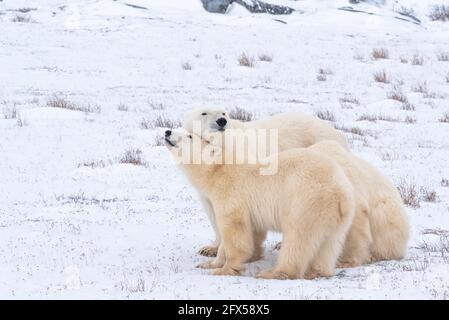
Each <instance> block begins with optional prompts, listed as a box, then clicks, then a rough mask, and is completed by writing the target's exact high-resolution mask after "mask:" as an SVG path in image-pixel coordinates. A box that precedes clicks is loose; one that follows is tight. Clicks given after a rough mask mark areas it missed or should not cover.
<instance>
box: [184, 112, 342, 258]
mask: <svg viewBox="0 0 449 320" xmlns="http://www.w3.org/2000/svg"><path fill="white" fill-rule="evenodd" d="M195 124H199V125H200V126H199V128H200V131H201V132H198V133H197V132H195V133H196V134H198V135H200V136H201V137H202V138H206V137H210V134H213V133H214V132H220V131H224V130H226V129H277V130H278V152H282V151H285V150H289V149H293V148H304V147H308V146H311V145H313V144H315V143H317V142H319V141H322V140H333V141H336V142H337V143H338V144H340V145H341V146H342V147H343V148H345V149H347V150H349V147H348V143H347V141H346V138H345V136H344V135H343V134H342V133H341V132H340V131H338V130H336V129H334V128H333V127H331V126H330V125H329V124H327V123H326V122H325V121H323V120H321V119H318V118H316V117H312V116H309V115H306V114H303V113H300V112H291V113H282V114H278V115H274V116H271V117H266V118H264V119H261V120H255V121H249V122H242V121H239V120H233V119H230V117H229V114H228V113H227V112H226V110H223V109H219V108H197V109H194V110H192V111H190V112H188V113H187V114H186V115H185V118H184V122H183V128H184V129H185V130H187V131H188V132H191V133H194V129H195V130H196V128H197V127H195ZM197 190H198V193H199V197H200V200H201V203H202V205H203V208H204V211H206V213H207V215H208V217H209V220H210V222H211V224H212V227H213V228H214V231H215V241H214V243H212V244H211V245H208V246H204V247H202V248H201V249H200V251H199V253H200V254H202V255H204V256H208V257H213V256H216V255H217V251H218V247H219V245H220V241H221V240H220V233H219V232H218V230H217V225H216V221H215V213H214V210H213V208H212V205H211V203H210V201H209V199H208V198H207V197H206V196H205V194H204V192H203V191H202V190H199V189H197Z"/></svg>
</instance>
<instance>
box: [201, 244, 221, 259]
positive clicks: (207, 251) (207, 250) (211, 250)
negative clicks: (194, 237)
mask: <svg viewBox="0 0 449 320" xmlns="http://www.w3.org/2000/svg"><path fill="white" fill-rule="evenodd" d="M217 252H218V247H216V246H205V247H202V248H201V249H200V250H199V251H198V253H199V254H200V255H202V256H205V257H216V256H217Z"/></svg>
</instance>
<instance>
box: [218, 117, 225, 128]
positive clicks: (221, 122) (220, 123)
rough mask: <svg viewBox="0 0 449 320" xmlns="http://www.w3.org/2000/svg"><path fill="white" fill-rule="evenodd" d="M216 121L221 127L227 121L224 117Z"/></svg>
mask: <svg viewBox="0 0 449 320" xmlns="http://www.w3.org/2000/svg"><path fill="white" fill-rule="evenodd" d="M216 122H217V124H218V125H219V126H220V127H222V128H223V127H224V126H225V125H226V123H228V121H227V120H226V119H225V118H220V119H218V120H217V121H216Z"/></svg>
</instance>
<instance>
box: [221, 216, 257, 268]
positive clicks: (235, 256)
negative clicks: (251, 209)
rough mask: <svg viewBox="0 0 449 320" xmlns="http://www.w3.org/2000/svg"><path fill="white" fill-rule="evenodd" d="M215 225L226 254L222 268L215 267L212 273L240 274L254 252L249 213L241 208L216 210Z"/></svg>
mask: <svg viewBox="0 0 449 320" xmlns="http://www.w3.org/2000/svg"><path fill="white" fill-rule="evenodd" d="M216 218H217V225H218V227H219V229H220V234H221V236H222V245H223V249H224V252H225V255H226V259H225V263H224V265H223V267H222V268H219V269H216V270H214V271H213V273H212V274H214V275H229V276H235V275H240V274H241V272H242V271H244V269H245V267H244V263H245V262H247V261H249V260H250V259H251V257H252V256H253V253H254V240H255V239H254V237H253V230H252V226H251V221H250V219H249V214H248V213H246V212H244V211H243V210H234V211H230V212H224V213H221V212H217V215H216Z"/></svg>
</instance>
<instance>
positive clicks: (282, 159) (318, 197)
mask: <svg viewBox="0 0 449 320" xmlns="http://www.w3.org/2000/svg"><path fill="white" fill-rule="evenodd" d="M165 141H166V145H167V147H168V149H169V150H170V152H171V154H172V155H173V157H174V158H175V159H176V160H177V161H178V162H180V163H179V164H180V166H181V168H182V170H183V171H184V173H185V174H186V175H187V177H188V179H189V180H190V182H191V183H192V185H194V186H195V187H196V188H197V189H200V190H202V191H203V193H204V195H205V196H206V197H207V198H208V199H209V201H210V203H211V206H212V207H213V208H214V211H215V218H216V224H217V227H218V230H219V232H220V234H221V237H222V241H221V243H220V246H219V249H218V254H217V257H216V258H215V259H214V260H213V261H212V262H210V263H206V264H203V265H201V267H203V268H213V269H215V270H214V271H213V274H215V275H239V274H240V273H241V272H242V271H243V270H244V263H245V262H247V261H251V260H252V259H254V253H255V252H257V251H258V248H260V247H261V242H262V241H263V240H264V235H265V234H266V232H267V231H268V230H274V231H279V232H282V234H283V244H282V248H281V250H280V253H279V258H278V261H277V264H276V266H275V267H274V268H273V269H270V270H265V271H262V272H260V273H259V274H258V275H257V277H259V278H265V279H298V278H313V277H317V276H326V277H330V276H332V275H333V274H334V272H335V266H336V263H337V259H338V257H339V256H340V254H341V252H342V249H343V243H344V241H345V238H346V235H347V232H348V230H349V228H350V226H351V224H352V220H353V217H354V213H355V200H354V189H353V187H352V184H351V182H350V181H349V180H348V178H347V177H346V175H345V173H344V172H343V170H342V169H341V168H340V166H339V165H338V164H337V163H336V162H335V161H334V160H332V158H330V157H327V156H325V155H323V154H322V153H319V152H315V151H313V150H309V149H306V148H299V149H290V150H287V151H283V152H280V153H278V154H275V155H273V156H274V157H277V163H278V166H279V168H278V172H277V174H275V175H260V174H259V169H260V164H257V163H256V164H240V165H238V164H234V165H233V164H220V163H221V162H220V161H219V159H222V156H223V154H224V153H225V152H226V150H224V149H225V148H226V147H225V146H221V147H220V146H216V145H213V144H211V143H210V142H208V141H206V140H204V139H201V138H200V137H198V136H196V135H192V134H190V133H182V132H172V131H169V130H168V131H166V134H165ZM195 143H196V144H197V146H198V145H199V146H200V149H199V150H201V153H202V155H208V156H212V161H209V162H205V161H202V162H201V163H199V164H192V162H187V163H186V162H184V161H180V160H181V159H182V160H184V159H186V158H184V157H185V156H186V155H187V156H189V157H187V158H188V159H191V158H190V155H191V154H194V153H195V151H194V150H198V148H197V147H195ZM180 157H182V158H180ZM256 259H257V257H256Z"/></svg>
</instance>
